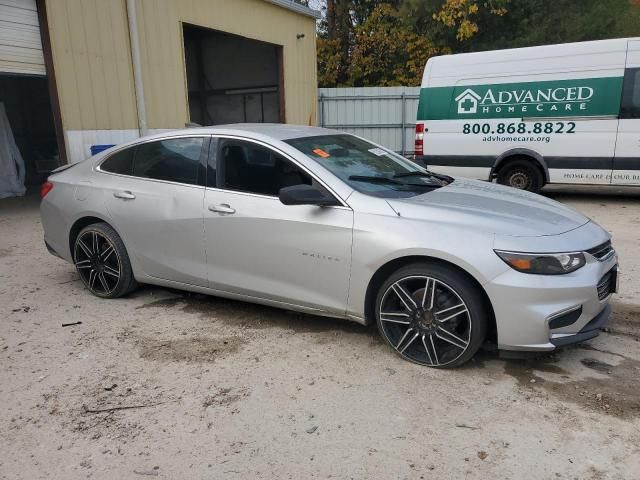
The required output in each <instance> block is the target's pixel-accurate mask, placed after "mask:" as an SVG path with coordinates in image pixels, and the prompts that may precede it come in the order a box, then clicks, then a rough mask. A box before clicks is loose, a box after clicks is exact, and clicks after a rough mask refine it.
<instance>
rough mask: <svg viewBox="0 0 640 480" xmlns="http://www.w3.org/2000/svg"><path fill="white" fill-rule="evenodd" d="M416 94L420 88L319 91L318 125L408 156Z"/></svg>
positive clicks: (414, 120)
mask: <svg viewBox="0 0 640 480" xmlns="http://www.w3.org/2000/svg"><path fill="white" fill-rule="evenodd" d="M419 94H420V87H360V88H320V89H318V125H320V126H324V127H327V128H335V129H337V130H343V131H345V132H349V133H354V134H356V135H359V136H361V137H364V138H368V139H370V140H372V141H374V142H376V143H379V144H381V145H384V146H385V147H387V148H391V149H392V150H395V151H397V152H400V153H403V154H410V153H413V148H414V147H413V142H414V128H415V123H416V114H417V111H418V98H419ZM403 137H404V141H403Z"/></svg>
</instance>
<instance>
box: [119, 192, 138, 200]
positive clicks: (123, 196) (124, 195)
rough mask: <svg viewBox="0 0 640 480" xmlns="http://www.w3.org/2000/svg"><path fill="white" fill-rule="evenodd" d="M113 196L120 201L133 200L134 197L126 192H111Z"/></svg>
mask: <svg viewBox="0 0 640 480" xmlns="http://www.w3.org/2000/svg"><path fill="white" fill-rule="evenodd" d="M113 196H114V197H116V198H121V199H122V200H133V199H134V198H136V196H135V195H134V194H133V193H131V192H130V191H128V190H125V191H122V192H113Z"/></svg>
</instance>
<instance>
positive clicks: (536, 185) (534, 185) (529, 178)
mask: <svg viewBox="0 0 640 480" xmlns="http://www.w3.org/2000/svg"><path fill="white" fill-rule="evenodd" d="M498 183H500V184H502V185H508V186H509V187H513V188H517V189H518V190H528V191H529V192H534V193H538V192H539V191H540V189H541V188H542V186H543V185H544V177H543V176H542V172H541V171H540V169H539V168H538V167H537V166H536V165H534V164H533V163H532V162H530V161H528V160H514V161H512V162H509V163H507V164H506V165H505V166H504V167H502V168H501V169H500V171H499V172H498Z"/></svg>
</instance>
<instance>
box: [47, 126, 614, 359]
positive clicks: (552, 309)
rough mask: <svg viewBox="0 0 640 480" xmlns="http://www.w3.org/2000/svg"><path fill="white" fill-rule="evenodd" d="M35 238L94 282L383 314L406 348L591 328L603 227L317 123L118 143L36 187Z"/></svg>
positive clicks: (461, 353) (416, 355) (413, 352)
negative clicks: (39, 230)
mask: <svg viewBox="0 0 640 480" xmlns="http://www.w3.org/2000/svg"><path fill="white" fill-rule="evenodd" d="M41 196H42V204H41V215H42V224H43V227H44V240H45V243H46V246H47V248H48V249H49V251H50V252H51V253H53V254H54V255H57V256H59V257H61V258H62V259H64V260H66V261H67V262H70V263H73V264H74V265H75V268H76V269H77V271H78V274H79V276H80V278H81V279H82V282H83V283H84V285H85V286H86V288H87V289H88V290H89V291H90V292H91V293H93V294H94V295H97V296H99V297H104V298H116V297H121V296H123V295H126V294H127V293H129V292H131V291H132V290H134V289H135V288H136V287H137V285H139V284H142V283H146V284H153V285H161V286H166V287H172V288H178V289H183V290H190V291H194V292H201V293H207V294H211V295H216V296H221V297H228V298H234V299H240V300H245V301H249V302H255V303H261V304H265V305H271V306H275V307H280V308H284V309H290V310H297V311H301V312H307V313H311V314H316V315H324V316H331V317H340V318H344V319H348V320H353V321H355V322H359V323H362V324H365V325H367V324H371V323H374V322H375V323H376V324H377V327H378V329H379V331H380V333H381V335H382V337H383V338H384V339H385V341H386V342H387V343H388V344H389V345H390V346H391V348H393V349H394V350H395V351H396V352H397V353H398V354H400V355H401V356H402V357H403V358H405V359H407V360H410V361H412V362H415V363H418V364H421V365H428V366H431V367H454V366H458V365H461V364H463V363H465V362H466V361H468V360H469V359H470V358H471V357H472V356H473V355H474V354H475V353H476V352H477V351H478V349H479V348H480V347H481V346H482V345H483V344H484V343H485V342H487V343H489V342H490V343H493V344H495V345H497V348H498V349H500V350H502V351H505V352H511V353H512V354H513V353H514V352H525V351H534V352H548V351H551V350H555V349H556V348H558V347H561V346H564V345H568V344H572V343H577V342H582V341H585V340H588V339H590V338H593V337H595V336H596V335H597V334H598V332H599V330H600V328H601V327H602V326H603V325H604V324H605V323H606V321H607V317H608V315H609V311H610V307H609V306H608V302H609V299H610V297H611V295H612V294H613V293H614V292H615V290H616V285H617V257H616V254H615V252H614V250H613V248H612V246H611V240H610V236H609V234H608V233H607V232H606V231H605V230H603V229H602V228H601V227H600V226H599V225H597V224H596V223H594V222H592V221H590V220H589V219H588V218H586V217H585V216H583V215H581V214H579V213H577V212H575V211H574V210H571V209H569V208H567V207H565V206H563V205H561V204H560V203H557V202H555V201H552V200H549V199H547V198H544V197H542V196H538V195H535V194H532V193H528V192H524V191H519V190H516V189H512V188H509V187H503V186H498V185H494V184H491V183H484V182H480V181H472V180H466V179H461V178H452V177H448V176H443V175H437V174H434V173H431V172H429V171H428V170H426V169H424V168H422V167H421V166H419V165H417V164H415V163H413V162H411V161H409V160H406V159H405V158H403V157H401V156H399V155H397V154H396V153H394V152H392V151H390V150H388V149H387V148H384V147H382V146H380V145H376V144H373V143H371V142H368V141H366V140H364V139H362V138H359V137H356V136H353V135H348V134H344V133H340V132H337V131H334V130H327V129H321V128H314V127H303V126H292V125H266V124H256V125H248V124H247V125H229V126H220V127H209V128H199V129H188V130H182V131H175V132H172V133H166V134H162V135H156V136H150V137H146V138H140V139H138V140H136V141H133V142H130V143H128V144H124V145H120V146H117V147H113V148H111V149H109V150H107V151H105V152H102V153H100V154H98V155H96V156H94V157H92V158H89V159H88V160H86V161H84V162H80V163H77V164H73V165H69V166H65V167H62V168H60V169H58V170H57V171H54V172H53V174H52V175H51V176H50V177H49V179H48V181H47V182H46V183H45V184H44V185H43V186H42V190H41Z"/></svg>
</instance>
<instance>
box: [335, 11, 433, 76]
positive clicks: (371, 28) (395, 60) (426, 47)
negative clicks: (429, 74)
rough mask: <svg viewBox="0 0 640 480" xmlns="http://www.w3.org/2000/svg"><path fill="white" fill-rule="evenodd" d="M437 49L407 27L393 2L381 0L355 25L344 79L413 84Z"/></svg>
mask: <svg viewBox="0 0 640 480" xmlns="http://www.w3.org/2000/svg"><path fill="white" fill-rule="evenodd" d="M437 53H438V50H437V49H436V48H435V47H434V46H433V45H432V44H431V43H430V41H429V40H428V39H427V38H425V37H422V36H420V35H417V34H416V33H414V32H413V31H411V29H410V28H408V26H407V25H406V23H404V22H403V20H402V18H401V17H400V15H399V14H398V11H397V10H396V9H395V8H394V6H393V5H392V4H389V3H381V4H379V5H377V6H376V7H375V8H374V9H373V10H372V11H371V13H370V15H369V16H368V17H367V18H366V19H365V20H364V22H363V23H362V24H360V25H357V26H356V27H355V28H354V46H353V50H352V52H351V58H350V65H349V67H348V69H347V73H348V82H347V83H348V84H349V85H353V86H389V85H416V84H419V83H420V78H421V77H422V71H423V69H424V64H425V63H426V61H427V59H428V58H429V57H430V56H433V55H435V54H437Z"/></svg>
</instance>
